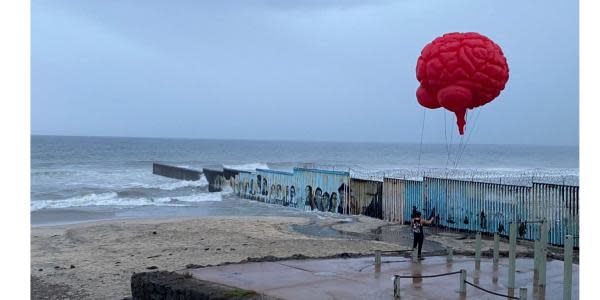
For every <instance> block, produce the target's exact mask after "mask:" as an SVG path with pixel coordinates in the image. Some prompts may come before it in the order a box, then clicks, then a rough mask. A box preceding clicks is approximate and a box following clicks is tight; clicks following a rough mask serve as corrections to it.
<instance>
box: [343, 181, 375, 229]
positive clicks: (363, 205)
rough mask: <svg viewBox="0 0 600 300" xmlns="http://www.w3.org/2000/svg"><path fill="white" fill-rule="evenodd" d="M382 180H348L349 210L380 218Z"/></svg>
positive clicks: (353, 212) (357, 213)
mask: <svg viewBox="0 0 600 300" xmlns="http://www.w3.org/2000/svg"><path fill="white" fill-rule="evenodd" d="M382 196H383V182H382V181H376V180H366V179H354V178H352V179H351V181H350V201H349V202H350V212H351V213H352V214H355V215H365V216H370V217H373V218H378V219H381V218H383V214H382Z"/></svg>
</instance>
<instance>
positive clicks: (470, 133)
mask: <svg viewBox="0 0 600 300" xmlns="http://www.w3.org/2000/svg"><path fill="white" fill-rule="evenodd" d="M482 109H483V107H481V108H479V110H478V111H477V115H476V116H475V119H474V120H473V126H471V129H470V130H469V134H468V135H467V140H466V141H465V144H464V147H463V149H462V151H461V152H460V153H459V154H458V158H457V160H456V162H455V168H456V166H457V165H458V163H459V162H460V159H461V158H462V156H463V154H464V153H465V150H466V149H467V145H468V144H469V140H470V139H471V135H473V131H475V128H476V127H477V121H478V120H479V114H481V110H482Z"/></svg>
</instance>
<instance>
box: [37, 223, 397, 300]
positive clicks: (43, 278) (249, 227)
mask: <svg viewBox="0 0 600 300" xmlns="http://www.w3.org/2000/svg"><path fill="white" fill-rule="evenodd" d="M311 222H315V220H314V218H311V217H309V216H307V217H202V218H194V219H178V220H172V219H171V220H165V219H161V220H113V221H103V222H94V223H85V224H70V225H60V226H53V227H34V228H32V229H31V274H32V290H33V292H32V298H33V299H44V298H47V299H56V298H61V297H67V298H72V297H74V296H75V295H76V296H77V298H88V299H121V298H123V297H127V296H130V295H131V292H130V277H131V275H132V274H133V273H134V272H144V271H149V270H168V271H175V270H181V269H185V268H186V266H188V265H217V264H222V263H226V262H240V261H242V260H245V259H248V258H249V257H251V258H255V257H264V256H268V255H272V256H275V257H289V256H292V255H295V254H300V255H304V256H308V257H323V256H331V255H336V254H340V253H353V254H361V253H364V254H367V253H372V251H373V250H374V249H381V250H398V249H399V248H400V245H398V244H397V243H393V242H382V241H372V240H362V239H340V238H323V237H310V236H307V235H304V234H300V233H296V232H293V231H292V230H291V228H290V226H291V225H308V224H310V223H311ZM317 222H319V224H321V225H320V226H323V227H327V226H330V225H332V224H338V225H340V222H342V223H343V221H340V219H339V218H333V217H326V216H325V217H319V218H318V221H317ZM355 222H359V223H364V226H362V227H364V228H365V230H367V231H368V230H370V229H371V228H374V227H375V228H376V227H378V226H381V225H384V224H385V223H384V222H382V221H380V220H375V219H371V218H367V217H359V218H356V221H355ZM340 226H341V227H342V229H343V227H344V226H343V225H340ZM351 226H352V227H356V226H355V225H351ZM359 227H361V226H359ZM47 287H51V289H50V290H49V291H50V294H47V293H45V292H44V291H45V290H46V289H45V288H47ZM53 291H54V294H52V293H53ZM70 295H72V296H70Z"/></svg>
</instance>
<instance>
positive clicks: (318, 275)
mask: <svg viewBox="0 0 600 300" xmlns="http://www.w3.org/2000/svg"><path fill="white" fill-rule="evenodd" d="M547 266H548V267H547V286H546V288H545V289H540V288H537V287H536V288H533V260H532V259H528V258H522V259H521V258H520V259H517V274H516V276H515V278H516V284H517V286H518V287H526V288H527V291H528V297H527V298H528V299H561V298H562V280H563V262H562V261H556V260H554V261H548V265H547ZM460 269H466V270H467V280H468V281H470V282H472V283H474V284H476V285H479V286H481V287H483V288H485V289H488V290H491V291H494V292H497V293H500V294H505V295H511V294H512V295H514V296H518V293H519V291H518V289H516V290H515V291H514V292H513V291H511V290H510V289H508V288H507V287H506V285H507V281H508V260H507V259H501V260H500V262H499V263H498V264H494V263H493V262H492V260H491V259H482V261H481V264H480V266H479V269H477V267H476V263H475V261H474V259H473V258H469V257H461V256H457V257H455V258H454V261H453V262H452V263H446V258H445V257H428V258H426V259H425V260H424V261H421V262H419V263H412V262H411V261H410V260H409V259H407V258H405V257H399V256H396V257H390V256H384V257H382V265H381V267H380V268H376V267H375V266H374V258H373V257H364V258H347V259H342V258H340V259H311V260H287V261H277V262H258V263H245V264H232V265H225V266H217V267H207V268H200V269H192V270H186V271H188V272H191V273H192V275H193V276H194V277H196V278H198V279H202V280H208V281H212V282H216V283H221V284H225V285H230V286H235V287H239V288H242V289H248V290H254V291H257V292H260V293H263V294H266V295H270V296H275V297H279V298H283V299H307V298H310V299H393V275H413V276H418V275H434V274H440V273H447V272H453V271H458V270H460ZM573 283H574V286H573V290H572V292H573V299H578V297H579V266H578V265H573ZM458 288H459V275H458V274H456V275H449V276H444V277H436V278H414V279H401V296H402V297H403V298H405V299H413V298H420V299H502V297H498V296H494V295H491V294H488V293H486V292H483V291H480V290H478V289H475V288H474V287H471V286H467V294H466V298H465V297H464V296H462V295H460V294H459V293H458Z"/></svg>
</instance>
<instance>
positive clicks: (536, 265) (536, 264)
mask: <svg viewBox="0 0 600 300" xmlns="http://www.w3.org/2000/svg"><path fill="white" fill-rule="evenodd" d="M533 242H534V244H533V282H537V281H538V279H539V274H540V240H539V239H536V240H534V241H533Z"/></svg>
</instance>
